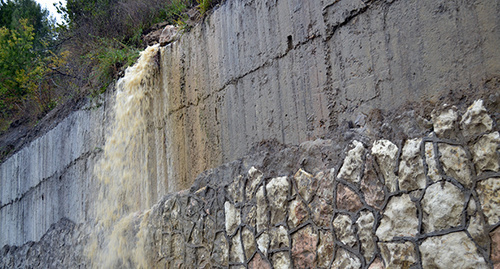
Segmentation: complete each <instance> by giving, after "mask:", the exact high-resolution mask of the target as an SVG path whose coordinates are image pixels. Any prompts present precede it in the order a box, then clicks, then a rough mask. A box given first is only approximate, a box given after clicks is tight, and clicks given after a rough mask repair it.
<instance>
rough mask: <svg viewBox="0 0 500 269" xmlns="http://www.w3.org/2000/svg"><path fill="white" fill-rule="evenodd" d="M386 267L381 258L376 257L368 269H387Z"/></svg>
mask: <svg viewBox="0 0 500 269" xmlns="http://www.w3.org/2000/svg"><path fill="white" fill-rule="evenodd" d="M385 268H386V267H385V266H384V263H383V262H382V261H381V260H380V259H379V258H376V259H375V260H374V261H373V262H372V263H371V264H370V267H368V269H385Z"/></svg>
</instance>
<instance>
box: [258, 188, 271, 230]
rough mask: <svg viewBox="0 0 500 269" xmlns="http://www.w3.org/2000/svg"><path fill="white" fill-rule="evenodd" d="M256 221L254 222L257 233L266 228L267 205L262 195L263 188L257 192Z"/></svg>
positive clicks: (267, 217) (267, 218)
mask: <svg viewBox="0 0 500 269" xmlns="http://www.w3.org/2000/svg"><path fill="white" fill-rule="evenodd" d="M256 198H257V220H256V226H257V227H256V228H257V231H263V230H264V229H266V228H267V224H268V220H269V215H268V212H269V211H268V205H267V201H266V197H265V195H264V186H262V187H260V188H259V190H258V191H257V195H256Z"/></svg>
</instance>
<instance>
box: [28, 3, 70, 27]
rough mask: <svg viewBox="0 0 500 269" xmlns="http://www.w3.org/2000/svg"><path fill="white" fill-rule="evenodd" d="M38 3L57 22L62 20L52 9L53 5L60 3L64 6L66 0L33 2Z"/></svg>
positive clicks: (53, 8)
mask: <svg viewBox="0 0 500 269" xmlns="http://www.w3.org/2000/svg"><path fill="white" fill-rule="evenodd" d="M35 1H36V2H38V3H39V4H40V5H41V6H42V8H46V9H47V10H49V12H50V15H51V16H53V17H55V18H56V20H57V22H62V18H61V16H60V15H59V14H57V10H56V8H55V7H54V3H58V2H62V3H63V4H66V0H35Z"/></svg>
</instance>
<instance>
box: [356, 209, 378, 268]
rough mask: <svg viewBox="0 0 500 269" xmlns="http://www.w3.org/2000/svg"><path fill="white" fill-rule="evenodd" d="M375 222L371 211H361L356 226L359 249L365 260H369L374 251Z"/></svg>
mask: <svg viewBox="0 0 500 269" xmlns="http://www.w3.org/2000/svg"><path fill="white" fill-rule="evenodd" d="M374 224H375V217H374V216H373V213H372V212H370V211H368V210H363V211H361V213H360V215H359V218H358V220H357V221H356V226H357V227H358V236H359V241H360V242H361V249H362V253H363V256H364V257H365V260H367V261H369V260H370V259H371V258H372V256H373V254H375V251H376V245H375V241H374V240H373V239H374V238H373V225H374Z"/></svg>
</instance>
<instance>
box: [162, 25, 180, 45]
mask: <svg viewBox="0 0 500 269" xmlns="http://www.w3.org/2000/svg"><path fill="white" fill-rule="evenodd" d="M178 32H179V28H178V27H175V26H173V25H167V26H165V28H163V30H162V31H161V34H160V38H159V42H160V46H165V45H167V44H168V43H171V42H174V41H175V40H176V39H178V38H179V36H178Z"/></svg>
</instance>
